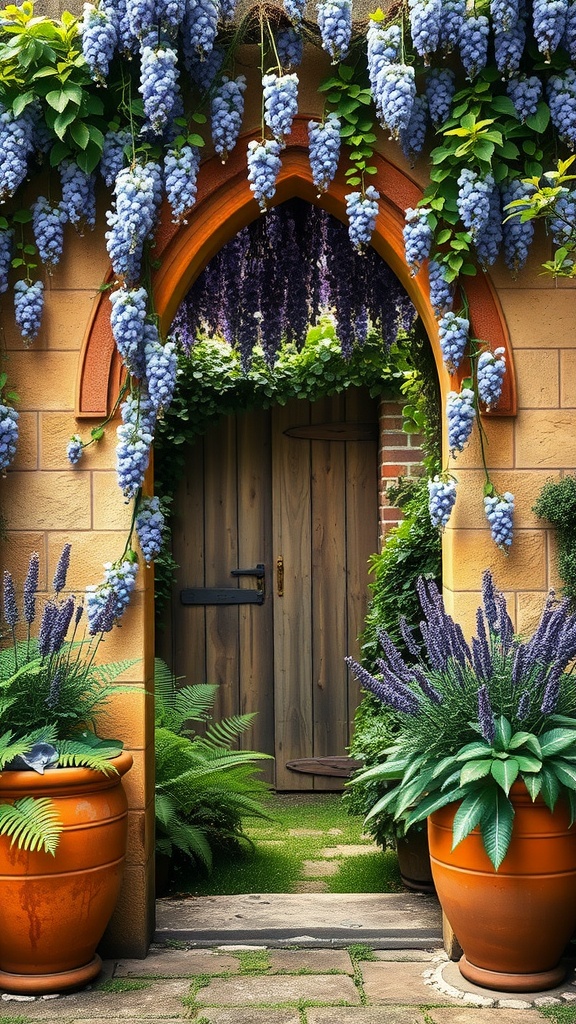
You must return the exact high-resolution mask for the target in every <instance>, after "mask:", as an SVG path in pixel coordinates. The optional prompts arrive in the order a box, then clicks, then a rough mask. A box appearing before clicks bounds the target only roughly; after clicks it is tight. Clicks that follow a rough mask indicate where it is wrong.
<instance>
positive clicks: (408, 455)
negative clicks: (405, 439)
mask: <svg viewBox="0 0 576 1024" xmlns="http://www.w3.org/2000/svg"><path fill="white" fill-rule="evenodd" d="M382 456H383V457H382V462H383V463H386V462H416V461H419V460H420V459H421V458H422V454H421V452H420V450H419V449H418V448H413V449H409V448H408V449H407V448H384V450H383V452H382Z"/></svg>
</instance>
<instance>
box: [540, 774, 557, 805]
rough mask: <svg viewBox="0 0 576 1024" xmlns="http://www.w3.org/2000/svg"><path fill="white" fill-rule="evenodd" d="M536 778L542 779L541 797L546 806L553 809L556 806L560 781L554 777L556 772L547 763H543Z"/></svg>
mask: <svg viewBox="0 0 576 1024" xmlns="http://www.w3.org/2000/svg"><path fill="white" fill-rule="evenodd" d="M538 778H539V779H541V781H542V785H541V788H540V792H541V795H542V799H543V801H544V803H545V804H546V806H547V807H549V808H550V810H551V811H553V810H554V807H555V806H556V801H557V799H558V797H559V795H560V783H559V782H558V779H557V778H556V774H555V773H554V772H553V771H552V770H551V769H550V768H549V767H548V765H546V764H543V765H542V770H541V772H540V774H539V776H538Z"/></svg>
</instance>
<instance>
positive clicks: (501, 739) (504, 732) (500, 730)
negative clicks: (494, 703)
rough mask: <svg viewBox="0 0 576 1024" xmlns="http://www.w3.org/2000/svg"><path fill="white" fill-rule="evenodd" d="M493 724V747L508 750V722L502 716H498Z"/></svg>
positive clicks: (510, 737) (510, 735) (509, 737)
mask: <svg viewBox="0 0 576 1024" xmlns="http://www.w3.org/2000/svg"><path fill="white" fill-rule="evenodd" d="M495 724H496V738H495V741H494V742H495V745H496V747H499V748H500V750H507V749H508V744H509V743H510V740H511V739H512V726H511V725H510V722H509V721H508V719H507V718H505V716H504V715H498V717H497V718H496V722H495Z"/></svg>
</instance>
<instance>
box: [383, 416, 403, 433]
mask: <svg viewBox="0 0 576 1024" xmlns="http://www.w3.org/2000/svg"><path fill="white" fill-rule="evenodd" d="M403 422H404V419H403V417H402V416H381V417H380V427H381V429H382V430H402V424H403Z"/></svg>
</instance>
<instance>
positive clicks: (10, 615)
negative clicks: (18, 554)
mask: <svg viewBox="0 0 576 1024" xmlns="http://www.w3.org/2000/svg"><path fill="white" fill-rule="evenodd" d="M4 618H5V619H6V622H7V624H8V625H9V626H10V629H14V626H15V625H16V623H17V622H18V605H17V604H16V591H15V589H14V580H13V579H12V574H11V573H9V572H7V571H6V570H4Z"/></svg>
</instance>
